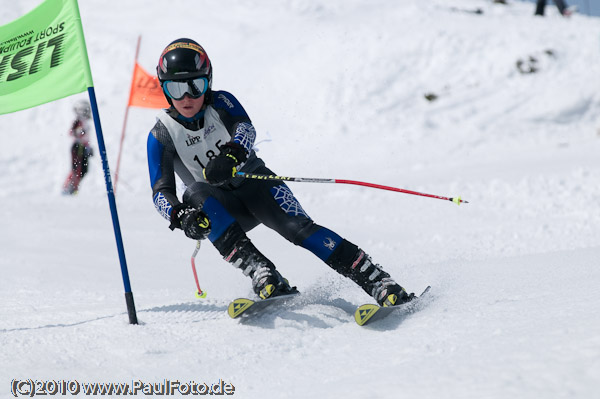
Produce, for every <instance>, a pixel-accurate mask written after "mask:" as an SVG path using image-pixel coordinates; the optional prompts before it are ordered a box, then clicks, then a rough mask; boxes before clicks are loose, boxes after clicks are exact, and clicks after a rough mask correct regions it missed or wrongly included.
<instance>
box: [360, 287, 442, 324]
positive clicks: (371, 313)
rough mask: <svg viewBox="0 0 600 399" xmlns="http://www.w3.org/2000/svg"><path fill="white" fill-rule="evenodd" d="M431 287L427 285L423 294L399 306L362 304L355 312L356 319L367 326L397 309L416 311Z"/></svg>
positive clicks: (408, 311)
mask: <svg viewBox="0 0 600 399" xmlns="http://www.w3.org/2000/svg"><path fill="white" fill-rule="evenodd" d="M430 289H431V286H427V288H425V290H424V291H423V293H422V294H421V295H419V296H415V297H414V298H413V300H411V301H410V302H405V303H403V304H401V305H398V306H388V307H383V306H379V305H374V304H370V303H368V304H365V305H361V306H359V307H358V308H357V309H356V311H355V312H354V320H355V321H356V324H358V325H359V326H365V325H367V324H369V323H372V322H374V321H376V320H381V319H383V318H385V317H387V316H389V315H390V314H392V313H394V312H396V311H404V312H407V313H413V312H416V311H417V310H419V309H420V305H422V304H423V303H422V301H423V299H425V298H427V296H428V294H429V290H430Z"/></svg>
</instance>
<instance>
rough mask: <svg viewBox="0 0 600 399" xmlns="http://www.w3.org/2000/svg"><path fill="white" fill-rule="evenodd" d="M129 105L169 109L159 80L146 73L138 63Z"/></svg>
mask: <svg viewBox="0 0 600 399" xmlns="http://www.w3.org/2000/svg"><path fill="white" fill-rule="evenodd" d="M127 105H129V106H132V107H143V108H169V103H168V102H167V100H166V99H165V96H164V94H163V91H162V89H161V88H160V83H159V82H158V78H157V77H156V76H153V75H150V74H149V73H148V72H146V71H145V70H144V68H142V67H141V66H140V64H138V63H137V62H136V63H135V70H134V71H133V80H132V82H131V91H130V92H129V103H128V104H127Z"/></svg>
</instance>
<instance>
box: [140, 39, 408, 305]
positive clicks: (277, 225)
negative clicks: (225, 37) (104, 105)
mask: <svg viewBox="0 0 600 399" xmlns="http://www.w3.org/2000/svg"><path fill="white" fill-rule="evenodd" d="M157 74H158V79H159V81H160V85H161V87H162V89H163V93H164V95H165V97H166V99H167V101H168V102H169V104H170V105H171V107H170V108H168V109H165V110H162V111H161V112H160V114H159V115H158V117H157V121H156V124H155V125H154V127H153V128H152V130H151V132H150V134H149V136H148V143H147V144H148V145H147V150H148V166H149V172H150V182H151V186H152V195H153V201H154V205H155V207H156V209H157V210H158V212H159V213H160V214H161V215H162V216H163V217H165V218H166V219H167V220H168V221H170V226H169V227H170V228H171V230H174V229H175V228H179V229H182V230H183V231H184V232H185V235H186V236H188V237H189V238H192V239H195V240H202V239H205V238H208V239H209V240H210V241H211V242H212V244H213V245H214V246H215V248H216V249H217V250H218V251H219V253H220V254H221V255H222V256H223V258H224V259H225V260H226V261H227V262H229V263H231V264H232V265H233V266H235V267H237V268H239V269H240V270H241V271H242V272H243V273H244V274H245V275H246V276H249V277H250V278H251V279H252V288H253V290H254V292H255V293H256V294H257V295H259V296H260V297H261V298H263V299H265V298H268V297H273V296H277V295H282V294H287V293H293V292H296V287H291V286H290V285H289V283H288V281H287V280H286V279H284V278H283V277H282V276H281V274H280V273H279V272H278V271H277V270H276V268H275V266H274V265H273V263H272V262H271V261H270V260H269V259H267V258H266V257H265V256H264V255H263V254H262V253H261V252H260V251H259V250H258V249H257V248H256V247H255V246H254V244H253V243H252V242H251V241H250V239H249V238H248V236H247V235H246V232H248V231H249V230H251V229H253V228H254V227H256V226H257V225H259V224H261V223H262V224H264V225H265V226H267V227H269V228H271V229H273V230H275V231H276V232H278V233H279V234H280V235H281V236H283V237H284V238H285V239H287V240H288V241H290V242H292V243H293V244H295V245H299V246H302V247H303V248H306V249H307V250H309V251H311V252H312V253H314V254H315V255H316V256H317V257H318V258H320V259H321V260H322V261H324V262H325V263H326V264H327V265H329V266H330V267H331V268H333V269H334V270H335V271H337V272H338V273H340V274H342V275H344V276H346V277H349V278H350V279H352V280H353V281H354V282H355V283H356V284H358V285H359V286H360V287H361V288H362V289H363V290H365V291H366V292H367V293H368V294H369V295H371V296H372V297H373V298H374V299H375V300H376V301H377V303H378V304H379V305H381V306H393V305H399V304H402V303H405V302H407V301H410V300H411V299H412V298H413V297H414V294H410V295H409V294H407V292H406V291H405V290H404V288H402V287H401V286H400V285H398V284H397V283H396V282H395V281H394V280H393V279H392V278H391V277H390V275H389V274H388V273H386V272H385V271H383V270H382V269H381V267H380V266H379V265H378V264H375V263H373V262H372V261H371V258H370V257H369V255H367V254H366V253H365V252H364V251H363V250H362V249H360V248H359V247H357V246H356V245H355V244H353V243H351V242H350V241H347V240H345V239H343V238H342V237H341V236H339V235H338V234H336V233H335V232H333V231H331V230H329V229H327V228H325V227H322V226H320V225H318V224H316V223H315V222H314V221H313V220H312V219H311V218H310V217H309V216H308V215H307V213H306V212H305V211H304V209H303V208H302V206H301V205H300V203H299V202H298V201H297V200H296V198H295V197H294V195H293V194H292V192H291V191H290V189H289V188H288V186H287V185H286V184H284V183H283V182H280V181H272V180H271V181H269V180H246V179H244V178H243V177H234V175H235V173H236V171H238V170H239V171H243V172H252V173H261V174H274V173H273V172H272V171H271V170H270V169H268V168H267V167H266V166H265V163H264V162H263V161H262V160H261V159H260V158H258V157H257V155H256V153H255V151H254V150H253V145H254V141H255V139H256V131H255V129H254V126H253V125H252V122H251V121H250V118H249V117H248V115H247V114H246V111H245V110H244V108H243V107H242V105H241V104H240V103H239V102H238V100H237V99H236V98H235V97H234V96H233V95H232V94H230V93H228V92H226V91H213V90H212V88H211V83H212V65H211V62H210V60H209V58H208V55H207V54H206V52H205V51H204V49H203V48H202V47H201V46H200V45H199V44H198V43H196V42H195V41H193V40H190V39H186V38H182V39H177V40H175V41H173V42H171V43H170V44H169V45H168V46H167V47H166V48H165V49H164V51H163V52H162V54H161V55H160V58H159V62H158V66H157ZM175 173H176V174H177V175H178V176H179V177H180V178H181V180H182V181H183V182H184V183H185V185H186V187H187V188H186V190H185V192H184V193H183V198H182V201H180V200H179V199H178V197H177V193H176V182H175Z"/></svg>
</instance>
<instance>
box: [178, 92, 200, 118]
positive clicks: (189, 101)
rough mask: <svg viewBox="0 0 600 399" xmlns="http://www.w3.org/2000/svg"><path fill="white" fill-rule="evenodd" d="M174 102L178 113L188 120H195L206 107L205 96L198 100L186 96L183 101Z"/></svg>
mask: <svg viewBox="0 0 600 399" xmlns="http://www.w3.org/2000/svg"><path fill="white" fill-rule="evenodd" d="M172 101H173V106H174V107H175V109H176V110H177V112H179V113H180V114H181V115H182V116H184V117H186V118H193V117H194V115H196V114H197V113H198V112H200V110H201V109H202V106H203V105H204V94H203V95H202V96H200V97H198V98H192V97H190V96H189V94H186V95H185V96H184V97H183V98H182V99H181V100H172Z"/></svg>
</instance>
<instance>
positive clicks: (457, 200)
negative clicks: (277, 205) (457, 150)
mask: <svg viewBox="0 0 600 399" xmlns="http://www.w3.org/2000/svg"><path fill="white" fill-rule="evenodd" d="M236 176H237V177H243V178H245V179H255V180H281V181H292V182H301V183H338V184H354V185H357V186H365V187H372V188H377V189H380V190H388V191H396V192H398V193H404V194H412V195H420V196H421V197H429V198H437V199H441V200H446V201H450V202H454V203H455V204H457V205H460V204H461V203H465V204H468V203H469V202H468V201H465V200H463V199H461V198H460V197H442V196H439V195H433V194H425V193H420V192H418V191H411V190H405V189H403V188H396V187H389V186H382V185H380V184H373V183H366V182H362V181H356V180H341V179H325V178H310V177H287V176H277V175H262V174H255V173H246V172H236Z"/></svg>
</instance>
